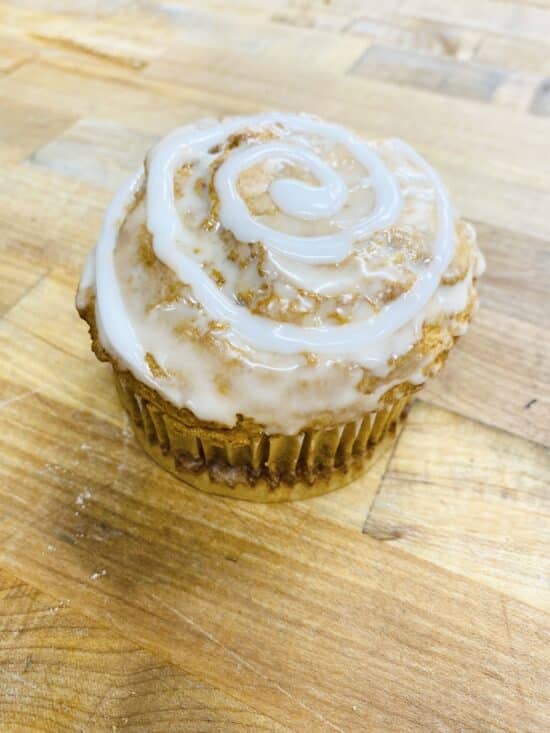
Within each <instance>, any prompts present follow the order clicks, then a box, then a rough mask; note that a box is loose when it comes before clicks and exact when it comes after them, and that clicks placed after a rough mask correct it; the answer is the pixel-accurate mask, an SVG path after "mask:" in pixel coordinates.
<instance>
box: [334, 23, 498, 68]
mask: <svg viewBox="0 0 550 733" xmlns="http://www.w3.org/2000/svg"><path fill="white" fill-rule="evenodd" d="M345 30H346V33H349V34H351V35H360V36H362V37H364V38H366V39H368V40H369V41H370V43H371V44H378V45H382V46H391V47H395V48H400V49H408V50H414V51H418V52H421V53H425V54H432V55H434V56H443V57H446V58H452V59H456V60H458V61H469V60H471V59H472V58H473V57H474V55H476V49H477V48H478V47H479V44H480V43H481V39H482V37H483V34H482V33H481V32H479V31H472V30H469V29H465V28H462V27H461V26H456V25H449V24H448V23H438V22H434V21H426V20H418V19H416V18H400V17H399V16H396V15H392V17H391V19H381V18H378V19H376V18H372V17H361V18H359V19H357V20H353V21H352V22H351V23H350V25H349V26H348V27H347V28H346V29H345ZM492 65H493V66H494V64H492Z"/></svg>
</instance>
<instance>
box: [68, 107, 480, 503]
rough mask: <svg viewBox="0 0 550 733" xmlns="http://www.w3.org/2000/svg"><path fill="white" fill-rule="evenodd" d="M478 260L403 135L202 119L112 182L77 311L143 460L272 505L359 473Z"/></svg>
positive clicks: (450, 323) (424, 366) (435, 352)
mask: <svg viewBox="0 0 550 733" xmlns="http://www.w3.org/2000/svg"><path fill="white" fill-rule="evenodd" d="M482 269H483V259H482V257H481V255H480V252H479V250H478V248H477V246H476V238H475V232H474V230H473V228H472V226H471V225H469V224H467V223H466V222H464V221H461V220H459V219H457V218H456V217H455V215H454V213H453V210H452V207H451V205H450V202H449V199H448V196H447V193H446V191H445V188H444V186H443V185H442V183H441V180H440V179H439V176H438V175H437V174H436V172H435V171H434V170H433V169H432V168H431V167H430V166H429V165H428V164H427V163H426V161H425V160H424V159H423V158H422V157H421V156H420V155H419V154H418V153H416V152H415V151H414V150H413V149H412V148H411V147H410V146H409V145H407V144H406V143H404V142H402V141H401V140H393V139H390V140H381V141H376V142H367V141H365V140H363V139H361V138H360V137H358V136H356V135H355V134H353V133H352V132H350V131H348V130H346V129H344V128H343V127H340V126H338V125H334V124H329V123H326V122H323V121H321V120H319V119H317V118H313V117H310V116H306V115H292V114H275V113H270V114H261V115H257V116H251V117H234V118H227V119H223V120H221V121H219V120H214V119H206V120H201V121H199V122H197V123H196V124H194V125H188V126H186V127H183V128H180V129H178V130H176V131H175V132H173V133H172V134H170V135H168V137H166V138H165V139H164V140H162V141H161V142H160V143H159V144H158V145H156V147H154V148H153V149H152V150H151V151H150V153H149V154H148V155H147V158H146V160H145V162H144V165H143V166H142V168H140V170H138V171H137V172H136V173H135V175H133V176H132V177H131V179H130V180H129V181H128V182H127V183H126V185H124V186H123V187H122V189H121V190H120V191H119V192H118V193H117V195H116V196H115V198H114V200H113V202H112V204H111V206H110V207H109V209H108V211H107V214H106V217H105V222H104V226H103V231H102V233H101V236H100V238H99V241H98V243H97V246H96V248H95V250H94V251H93V252H92V253H91V255H90V257H89V259H88V262H87V264H86V266H85V269H84V273H83V276H82V279H81V282H80V286H79V291H78V295H77V308H78V311H79V313H80V315H81V316H82V317H83V318H84V319H85V320H86V321H87V322H88V324H89V326H90V332H91V336H92V341H93V349H94V351H95V353H96V355H97V357H98V358H99V359H101V360H103V361H109V362H110V363H111V364H112V366H113V370H114V376H115V381H116V385H117V389H118V392H119V394H120V398H121V401H122V404H123V406H124V408H125V409H126V411H127V412H128V415H129V417H130V420H131V422H132V424H133V426H134V429H135V432H136V436H137V438H138V440H139V441H140V443H141V445H142V446H143V447H144V449H145V450H146V451H147V453H149V454H150V455H151V456H152V457H153V458H154V459H155V460H156V461H158V463H160V464H161V465H162V466H164V467H165V468H166V469H168V470H169V471H171V472H173V473H174V474H176V475H177V476H178V477H180V478H182V479H184V480H185V481H186V482H188V483H190V484H192V485H193V486H195V487H197V488H199V489H203V490H205V491H210V492H214V493H219V494H227V495H230V496H236V497H239V498H245V499H252V500H261V501H277V500H283V499H295V498H304V497H307V496H312V495H315V494H319V493H323V492H325V491H328V490H330V489H332V488H336V487H337V486H340V485H342V484H344V483H346V482H348V481H350V480H351V479H352V478H354V477H356V476H357V475H358V474H359V473H360V472H361V471H363V470H365V468H367V467H368V463H369V460H370V459H371V457H372V454H373V449H374V446H375V445H376V444H377V443H379V442H380V440H381V439H382V438H383V436H384V435H385V434H387V433H389V432H391V429H392V427H393V426H394V425H395V423H396V421H397V420H398V419H399V418H400V417H401V416H403V415H404V413H405V411H406V408H407V405H408V404H409V402H410V401H411V398H412V397H413V395H414V394H415V393H416V392H417V390H418V389H420V387H421V386H422V385H423V384H424V383H425V381H426V380H427V379H428V378H429V377H431V376H433V375H434V374H435V373H436V372H437V371H438V370H439V369H440V368H441V366H442V365H443V363H444V361H445V359H446V357H447V355H448V353H449V350H450V349H451V347H452V345H453V343H454V342H455V341H456V339H457V338H458V337H459V336H461V335H462V334H463V333H464V332H465V330H466V329H467V327H468V323H469V321H470V318H471V316H472V313H473V311H474V309H475V305H476V292H475V282H476V278H477V277H478V276H479V275H480V274H481V272H482Z"/></svg>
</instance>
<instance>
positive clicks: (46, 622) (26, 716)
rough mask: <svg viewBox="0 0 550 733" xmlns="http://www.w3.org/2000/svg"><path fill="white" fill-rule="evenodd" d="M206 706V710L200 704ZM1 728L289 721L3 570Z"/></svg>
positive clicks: (230, 726) (252, 726) (261, 727)
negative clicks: (253, 705) (260, 712)
mask: <svg viewBox="0 0 550 733" xmlns="http://www.w3.org/2000/svg"><path fill="white" fill-rule="evenodd" d="M205 710H208V713H205ZM0 727H1V729H2V730H3V731H10V732H12V731H13V732H15V731H21V733H28V731H29V730H41V731H55V732H56V733H57V732H61V731H77V730H78V731H80V730H82V731H99V730H102V731H109V732H110V733H116V732H117V731H149V732H150V733H157V732H158V733H168V732H170V731H174V732H175V731H177V732H178V733H179V732H180V731H181V732H182V733H183V732H187V731H189V732H190V733H199V732H200V733H210V732H211V731H220V730H223V731H229V732H230V733H233V732H234V731H242V730H245V729H249V730H254V731H262V732H263V731H272V732H273V733H284V731H285V730H286V729H285V728H283V727H282V726H279V725H277V724H276V723H274V722H273V721H271V720H269V719H268V718H265V717H264V716H261V715H258V714H257V713H255V712H254V711H253V710H252V709H247V708H246V707H245V706H243V705H239V704H238V703H236V702H235V700H233V699H232V698H230V697H228V696H227V695H224V694H223V693H222V692H221V691H219V690H216V689H214V688H211V687H209V686H208V685H205V684H204V683H201V682H199V681H198V680H195V679H193V678H192V677H190V676H189V675H186V674H185V673H184V672H182V671H181V670H179V669H178V668H176V667H174V666H173V665H170V664H167V663H165V662H163V661H162V660H159V659H158V658H156V657H153V656H151V655H150V654H148V653H147V652H146V651H144V650H143V649H141V648H140V647H138V646H136V645H135V644H133V643H132V642H130V641H127V640H125V639H123V638H122V637H120V636H117V635H116V634H115V633H113V631H112V630H109V629H106V628H105V625H104V624H101V623H100V622H99V621H95V620H94V619H91V618H89V617H85V616H82V615H81V614H80V613H77V612H75V611H73V610H72V609H71V605H70V602H69V601H68V600H64V599H60V600H56V599H54V598H52V597H51V596H48V595H45V594H43V593H41V592H40V591H38V590H36V589H35V588H32V587H30V586H28V585H26V584H25V583H22V582H21V581H20V580H17V579H16V578H14V577H13V576H11V575H9V574H7V573H5V572H4V571H2V572H0Z"/></svg>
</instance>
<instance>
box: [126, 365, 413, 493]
mask: <svg viewBox="0 0 550 733" xmlns="http://www.w3.org/2000/svg"><path fill="white" fill-rule="evenodd" d="M113 371H114V374H115V382H116V386H117V390H118V393H119V396H120V399H121V402H122V404H123V406H124V408H125V410H126V412H127V413H128V415H129V418H130V420H131V423H132V425H133V428H134V431H135V433H136V436H137V439H138V440H139V442H140V444H141V445H142V447H143V448H144V450H145V451H146V452H147V453H148V454H149V455H150V456H151V457H152V458H153V459H154V460H155V461H156V462H157V463H159V464H160V465H161V466H162V467H163V468H165V469H166V470H168V471H170V472H171V473H173V474H175V475H176V476H177V477H178V478H180V479H182V480H183V481H185V482H187V483H188V484H191V485H192V486H194V487H195V488H197V489H201V490H202V491H207V492H210V493H214V494H223V495H225V496H232V497H235V498H239V499H247V500H249V501H264V502H268V501H289V500H294V499H305V498H307V497H310V496H317V495H319V494H324V493H326V492H328V491H332V490H333V489H336V488H338V487H340V486H343V485H345V484H346V483H349V482H350V481H352V480H353V479H355V478H357V477H358V476H359V475H360V474H361V473H363V472H364V471H365V470H366V469H367V468H368V466H369V463H371V462H372V459H373V454H374V449H375V447H376V445H377V444H378V443H380V442H381V440H382V439H383V438H384V436H385V435H386V434H387V433H388V432H394V428H395V425H396V423H397V422H398V420H399V419H400V418H401V417H402V416H404V415H405V413H406V408H407V406H408V404H409V403H410V401H411V399H412V397H413V395H412V394H408V395H407V396H405V397H402V398H401V399H398V400H397V401H395V402H393V403H391V404H389V405H386V406H385V407H384V408H383V409H380V410H378V411H377V412H371V413H368V414H366V415H365V416H364V417H363V418H362V419H360V420H356V421H354V422H349V423H345V424H340V425H335V426H331V427H325V428H317V429H315V428H312V429H308V430H305V431H303V432H300V433H298V434H297V435H268V434H266V433H263V432H259V431H256V432H252V431H250V432H249V431H247V430H243V429H241V428H232V429H214V428H210V427H203V426H202V425H201V424H200V422H199V421H197V420H195V421H194V424H192V425H190V424H188V423H187V422H186V421H184V420H183V419H180V418H179V417H178V416H177V410H176V409H175V408H167V406H166V403H165V402H164V401H163V400H162V399H159V400H158V401H157V400H155V399H154V397H155V395H154V393H153V392H152V391H151V390H148V389H147V388H145V387H144V385H142V384H141V383H140V382H138V381H137V380H136V379H135V378H134V377H133V376H132V375H130V374H129V373H128V372H123V371H119V370H118V369H116V367H114V369H113Z"/></svg>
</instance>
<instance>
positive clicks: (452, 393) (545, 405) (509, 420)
mask: <svg viewBox="0 0 550 733" xmlns="http://www.w3.org/2000/svg"><path fill="white" fill-rule="evenodd" d="M547 334H548V329H547V328H546V327H540V326H535V325H532V324H530V323H528V322H527V321H525V320H521V319H520V318H514V317H512V316H507V315H503V314H501V313H498V312H497V311H494V310H492V309H491V308H489V307H488V306H485V307H484V308H483V307H482V308H480V310H479V312H478V313H477V315H476V317H475V319H474V322H473V324H472V326H471V328H470V331H469V332H468V336H467V337H465V338H464V339H463V340H462V341H461V343H460V344H459V346H458V347H457V348H456V349H454V351H453V354H452V355H451V357H450V358H449V361H448V363H447V364H446V366H445V369H444V370H443V371H442V372H441V374H440V375H439V376H438V378H437V379H435V380H433V381H432V382H430V383H429V385H428V386H427V388H426V389H425V390H424V392H423V393H422V397H423V399H425V400H427V401H429V402H431V403H432V404H435V405H439V406H440V407H445V408H447V409H448V410H452V411H453V412H458V413H459V414H461V415H465V416H467V417H471V418H472V419H474V420H480V421H481V422H485V423H487V424H489V425H494V426H498V427H500V428H502V429H504V430H508V431H509V432H511V433H515V434H516V435H521V436H523V437H525V438H528V439H530V440H534V441H537V442H538V443H541V444H543V445H546V446H549V445H550V419H549V418H550V390H549V385H550V362H549V361H548V337H547ZM511 335H512V336H511Z"/></svg>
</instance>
